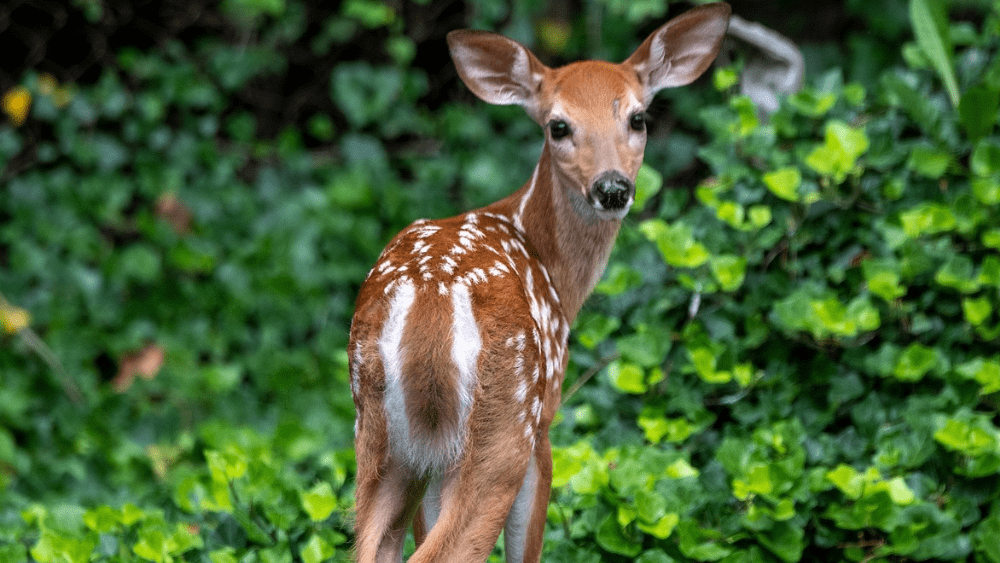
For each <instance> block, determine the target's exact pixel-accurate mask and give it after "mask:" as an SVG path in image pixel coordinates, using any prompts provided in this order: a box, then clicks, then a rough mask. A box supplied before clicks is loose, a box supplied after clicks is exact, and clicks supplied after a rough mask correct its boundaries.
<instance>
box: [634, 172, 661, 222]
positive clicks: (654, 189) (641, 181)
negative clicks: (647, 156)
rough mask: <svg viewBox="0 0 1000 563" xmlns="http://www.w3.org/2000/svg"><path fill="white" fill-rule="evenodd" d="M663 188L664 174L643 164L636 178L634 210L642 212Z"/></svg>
mask: <svg viewBox="0 0 1000 563" xmlns="http://www.w3.org/2000/svg"><path fill="white" fill-rule="evenodd" d="M662 187H663V174H660V172H659V171H657V170H656V169H655V168H653V167H652V166H650V165H648V164H645V163H643V165H642V166H640V167H639V172H638V173H637V174H636V176H635V202H634V203H633V204H632V208H633V209H634V210H636V211H642V210H643V209H644V208H645V207H646V202H647V201H649V198H651V197H653V196H654V195H656V194H657V193H658V192H659V191H660V189H661V188H662Z"/></svg>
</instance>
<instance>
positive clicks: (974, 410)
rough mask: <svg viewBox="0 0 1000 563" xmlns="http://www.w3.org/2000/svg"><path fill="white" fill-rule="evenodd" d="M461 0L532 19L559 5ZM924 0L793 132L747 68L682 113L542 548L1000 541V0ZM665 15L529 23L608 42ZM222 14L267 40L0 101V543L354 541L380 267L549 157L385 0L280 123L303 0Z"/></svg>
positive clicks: (652, 159) (652, 149)
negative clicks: (261, 99)
mask: <svg viewBox="0 0 1000 563" xmlns="http://www.w3.org/2000/svg"><path fill="white" fill-rule="evenodd" d="M85 4H87V6H89V7H88V8H87V9H88V10H97V11H98V12H99V10H100V6H99V5H97V7H96V8H95V7H94V6H93V5H91V4H92V3H85ZM869 4H872V3H865V6H856V7H854V8H852V9H853V10H856V11H857V12H859V13H864V14H866V15H865V17H866V18H868V19H869V20H870V21H872V22H875V21H876V19H877V18H878V17H881V15H880V14H879V13H878V10H877V9H876V8H875V7H873V6H869ZM889 4H891V5H892V6H894V7H896V8H898V7H899V5H901V2H894V3H888V4H887V5H889ZM470 6H471V10H470V13H471V16H470V17H471V18H472V21H473V22H474V23H476V24H477V25H480V26H486V27H494V26H497V25H499V24H500V23H502V22H506V24H507V25H508V27H509V29H508V31H509V32H510V33H512V34H514V35H518V34H521V36H520V37H519V38H521V39H525V40H527V37H525V36H528V37H530V35H531V21H532V18H533V17H536V16H537V15H538V14H537V12H538V10H539V9H540V8H539V7H538V6H534V5H533V4H532V3H528V2H526V3H517V4H515V7H514V9H513V10H512V11H508V10H509V8H508V7H507V5H506V4H505V3H500V2H492V1H486V0H483V1H478V2H472V3H470ZM909 6H910V7H911V9H912V10H913V13H912V16H911V21H912V22H913V24H914V32H915V35H914V37H915V41H914V42H912V43H909V44H906V45H904V46H903V48H902V49H901V50H898V49H895V48H892V50H893V52H895V53H901V56H902V58H903V59H905V61H906V66H902V65H896V66H893V67H891V68H886V69H881V68H880V69H878V72H872V71H871V70H870V69H869V66H870V64H871V63H870V62H866V61H863V60H860V58H861V57H860V56H855V58H854V59H852V60H850V61H848V63H847V64H845V68H848V67H849V68H848V71H847V72H849V74H847V75H846V76H847V78H845V71H844V70H841V69H839V68H836V69H834V70H832V71H829V72H826V73H819V74H817V75H815V76H813V77H811V79H810V80H809V81H808V85H807V87H806V88H805V89H804V90H803V91H802V92H800V93H798V94H796V95H794V96H792V97H790V98H789V99H788V100H786V101H785V103H784V104H783V106H782V107H781V109H780V110H779V111H778V112H777V113H776V114H774V115H772V116H770V117H769V118H768V119H764V118H761V117H760V116H758V115H757V114H756V112H755V110H754V108H753V106H752V105H751V104H750V102H749V101H748V100H747V99H745V98H742V97H740V96H737V95H735V93H733V92H731V91H730V88H731V86H732V83H733V81H732V77H733V76H734V75H735V74H736V72H737V71H738V70H739V62H738V61H737V63H736V64H735V66H734V67H727V68H721V69H718V70H717V71H716V73H717V74H716V76H715V77H714V78H715V80H714V81H713V82H714V84H716V85H717V86H718V89H717V90H716V91H714V92H713V91H710V90H705V89H700V90H699V89H685V90H679V91H677V92H670V93H669V94H668V95H667V96H665V97H664V99H663V100H662V101H661V102H660V103H662V104H663V105H665V106H669V107H670V108H671V109H673V112H674V114H676V115H677V116H678V119H679V121H678V122H677V123H676V124H675V127H673V129H674V131H672V132H671V135H670V136H669V137H668V136H666V135H663V134H662V133H663V129H665V128H663V127H661V128H660V129H659V130H657V129H654V130H653V132H652V134H651V138H650V142H649V146H648V148H647V159H646V161H647V164H646V165H645V166H644V167H643V169H642V170H641V171H640V178H639V182H638V183H639V186H638V188H639V203H638V204H637V209H636V212H635V213H634V214H633V215H632V216H631V217H632V218H631V219H630V220H629V222H628V224H627V225H626V226H625V228H623V232H622V234H621V237H620V240H619V243H618V246H617V247H616V250H615V253H614V255H613V257H612V262H611V264H610V265H609V268H608V271H607V273H606V275H605V277H604V279H603V280H602V282H601V284H600V285H599V286H598V289H597V294H596V296H595V297H594V298H592V299H591V301H590V303H589V305H588V307H587V308H586V309H585V312H584V313H583V314H582V315H581V317H580V319H579V320H578V322H577V326H576V327H575V330H574V333H573V336H572V337H571V339H572V345H573V347H574V350H573V352H572V354H571V362H572V363H571V366H570V369H569V376H568V379H569V380H568V381H567V386H566V387H567V389H568V391H567V397H566V404H565V405H564V407H563V410H562V411H561V418H562V420H561V422H560V423H559V424H558V425H556V427H555V428H554V431H553V439H554V443H555V444H557V446H556V448H555V451H554V458H555V482H554V484H555V486H556V488H555V492H554V495H553V503H552V504H551V506H550V510H549V523H550V527H549V530H548V532H547V536H546V560H552V561H632V560H638V561H641V562H643V563H656V562H668V561H673V560H700V561H716V560H725V561H732V562H736V561H744V560H767V561H798V560H813V559H824V560H825V559H834V558H836V559H849V560H875V559H888V558H897V559H916V560H927V559H940V560H977V561H993V562H1000V549H998V547H997V545H998V544H997V542H996V538H997V537H998V536H1000V508H998V506H1000V502H998V497H1000V483H998V478H997V475H998V469H1000V431H998V428H997V424H998V419H997V416H996V408H997V396H998V395H997V392H998V391H1000V357H998V355H997V352H996V347H995V342H996V339H997V337H998V336H1000V316H998V309H1000V255H998V250H1000V229H998V228H997V224H998V219H1000V217H998V211H997V209H998V208H997V205H998V204H1000V136H998V134H997V120H998V110H997V100H998V99H1000V57H997V49H998V47H1000V44H998V43H1000V40H998V39H997V37H998V35H1000V14H998V13H997V11H996V9H995V8H993V9H992V10H993V11H992V12H990V13H989V17H988V18H987V19H986V20H985V21H984V22H981V23H980V24H978V25H969V24H966V23H960V22H953V23H950V24H949V23H948V22H947V20H945V19H944V15H943V13H941V12H940V11H938V10H937V6H938V5H937V4H935V3H934V2H926V1H922V0H912V1H911V2H910V4H909ZM662 8H663V4H662V3H660V2H636V3H629V4H628V5H627V6H626V5H625V4H620V3H617V2H610V1H609V2H601V3H594V5H593V6H590V7H589V8H588V10H591V11H592V12H588V14H590V15H589V16H588V17H591V16H593V14H604V13H606V14H607V19H606V21H605V22H604V23H605V26H604V28H605V31H604V33H605V34H607V35H608V36H609V38H607V39H605V38H602V37H600V36H599V35H600V34H598V36H597V37H596V39H595V36H594V35H593V32H592V30H590V29H589V28H587V26H586V21H585V19H584V18H581V19H579V20H575V21H574V22H572V23H573V25H571V26H569V27H566V26H561V25H560V22H558V21H554V20H543V23H542V25H540V26H539V41H540V42H542V43H543V44H544V45H545V46H546V48H547V49H550V50H554V51H558V52H560V53H561V54H562V55H564V56H566V57H575V56H576V55H578V54H580V53H582V52H584V51H587V50H590V51H592V52H598V53H600V54H601V55H604V56H607V57H609V58H620V57H622V56H624V55H625V54H627V53H626V52H620V51H627V50H628V49H627V47H628V46H626V45H623V44H619V43H620V42H617V41H612V40H611V39H610V37H620V36H623V35H629V36H631V35H632V34H635V35H638V34H637V33H635V30H634V26H635V25H636V24H638V23H642V22H646V21H647V20H649V19H650V18H652V19H660V18H662ZM223 12H224V13H226V14H232V16H231V17H233V18H236V15H237V14H238V15H240V18H239V19H238V20H235V21H234V24H233V25H238V26H240V29H242V30H244V32H243V33H244V34H245V36H246V37H253V38H255V39H254V40H253V41H248V42H244V43H241V44H235V45H233V44H230V43H227V42H226V41H223V40H221V39H219V38H207V39H205V40H204V41H201V42H193V43H190V44H182V43H180V42H178V41H174V42H170V43H169V44H167V45H165V46H164V47H163V48H161V49H157V50H154V51H148V52H145V51H139V50H135V49H128V50H124V51H122V52H120V53H117V57H116V60H115V63H116V64H114V65H112V66H108V67H107V68H104V69H103V71H102V73H101V74H100V76H99V78H98V79H97V80H96V82H95V83H94V84H92V85H78V86H77V85H72V84H59V83H57V82H56V81H55V80H54V79H53V78H52V77H51V76H49V75H45V74H39V73H29V74H27V75H25V76H24V77H22V79H21V80H20V83H19V86H18V87H16V88H12V89H10V90H9V91H8V92H6V93H5V95H4V103H3V109H4V112H5V113H6V114H7V116H8V123H7V124H4V125H0V161H2V162H3V163H4V168H3V169H2V171H0V174H2V175H0V179H2V180H0V181H2V183H3V193H4V197H3V198H0V272H2V278H0V292H2V295H0V321H3V328H4V333H5V335H4V336H2V337H0V338H2V340H0V342H2V347H0V373H2V374H3V393H2V397H0V490H2V491H3V495H2V497H0V498H2V500H0V560H4V561H13V562H23V561H37V562H41V563H44V562H50V561H51V562H54V561H68V562H72V563H76V562H85V561H115V562H117V561H154V562H157V563H163V562H169V561H210V562H212V563H230V562H236V561H241V562H242V561H247V562H249V561H260V562H291V561H304V562H306V563H318V562H320V561H325V560H329V559H333V560H335V561H344V560H348V559H349V549H348V546H349V545H350V542H351V526H350V509H351V506H352V504H353V500H352V496H353V488H352V483H353V472H354V462H353V451H352V450H351V440H352V426H351V425H352V423H353V407H352V405H351V402H350V393H349V390H348V385H347V370H346V364H347V361H346V354H345V352H344V348H345V345H346V338H347V327H348V324H349V319H350V314H351V309H352V303H353V298H354V295H355V292H356V288H357V285H358V284H359V283H360V281H361V279H363V277H364V276H365V274H366V272H367V271H368V270H367V269H368V268H369V267H370V265H371V264H372V263H373V261H374V259H375V256H376V255H377V253H378V252H379V251H380V250H381V248H382V245H383V244H384V243H385V241H386V240H387V239H388V237H390V236H391V235H392V234H393V233H395V232H396V231H397V230H398V229H399V228H401V227H402V226H403V225H404V224H406V223H407V222H409V221H410V220H412V219H414V218H416V217H420V216H444V215H448V214H451V213H454V212H457V211H458V210H460V209H465V208H469V207H471V206H475V205H481V204H483V203H486V202H488V201H492V200H494V199H496V198H498V197H500V196H502V195H504V194H506V193H508V192H509V191H510V190H511V189H512V188H513V186H516V185H519V183H520V182H522V181H523V180H524V179H525V178H526V177H527V176H528V174H530V170H531V167H532V166H533V163H534V160H535V159H536V158H537V152H538V148H539V146H540V137H539V135H538V133H537V128H536V126H535V125H534V124H533V123H531V122H530V121H529V120H528V119H527V118H526V117H525V116H524V115H523V112H521V111H520V110H518V109H517V108H488V107H485V106H484V105H483V104H476V105H474V106H473V105H470V104H464V103H445V104H442V105H440V106H439V107H437V108H435V109H434V110H433V111H432V110H429V109H425V108H426V107H428V105H429V104H428V103H427V102H428V100H427V96H428V92H429V91H431V90H432V89H440V88H441V86H440V85H437V84H436V78H435V77H433V76H430V75H429V74H428V72H427V71H425V70H423V69H422V68H421V67H418V66H417V64H416V56H415V53H416V50H417V45H416V44H415V42H414V41H413V40H412V39H411V38H410V36H409V35H407V30H406V29H405V28H404V22H405V18H404V17H403V15H402V14H400V13H397V12H395V11H393V10H392V9H391V8H389V7H388V5H387V4H384V3H382V2H377V1H369V0H351V1H349V2H345V3H343V6H342V7H341V9H340V12H339V13H337V14H336V15H335V16H332V17H330V18H329V19H328V20H327V21H325V22H323V25H322V26H320V30H319V31H315V30H313V33H315V37H314V39H313V40H312V47H313V48H314V49H317V50H320V51H323V50H329V49H330V48H331V46H338V45H339V46H343V45H347V44H349V43H350V42H351V41H353V40H355V39H356V37H358V36H359V35H364V36H365V37H366V38H371V37H377V38H378V41H379V42H378V43H377V47H378V48H377V49H375V51H378V52H377V53H372V54H370V55H369V56H367V57H364V58H362V59H359V60H353V61H339V62H338V63H337V64H336V65H335V66H334V68H333V69H332V72H331V73H330V77H329V78H328V80H329V82H328V84H327V85H326V88H325V93H324V95H325V96H327V97H328V98H329V100H331V101H332V107H334V108H335V111H334V112H333V113H332V115H324V114H317V115H313V116H311V117H309V118H308V119H307V120H306V121H307V125H306V126H305V127H304V128H302V129H301V130H300V129H296V128H294V127H288V128H286V129H284V130H282V131H280V132H279V133H278V134H277V135H275V136H274V137H273V138H264V137H262V136H261V135H260V134H258V129H259V124H258V120H257V118H256V116H255V114H254V113H253V112H250V111H247V110H246V109H245V108H243V107H241V105H240V104H239V103H236V102H234V99H235V98H236V97H238V96H237V94H238V93H240V92H243V91H244V89H245V88H247V87H248V85H249V84H252V83H254V81H260V80H267V79H269V78H270V77H273V76H275V75H281V73H282V72H285V71H286V70H287V69H286V68H285V59H284V58H283V57H282V56H281V52H282V49H283V48H285V47H286V46H287V45H288V44H289V43H290V42H292V41H295V40H297V38H299V37H301V36H302V35H303V34H304V33H306V31H305V30H306V28H307V22H306V18H305V16H304V15H303V14H304V13H305V7H304V6H303V5H301V4H299V3H296V2H287V3H286V2H260V1H253V0H234V1H232V2H226V3H224V6H223ZM904 12H905V10H904ZM89 13H90V12H89V11H88V14H89ZM904 15H905V13H904ZM883 23H884V22H883ZM875 27H877V26H875ZM879 29H883V30H886V31H883V33H884V35H885V37H887V38H889V39H893V40H895V38H896V37H898V35H899V33H900V32H899V31H898V30H895V31H893V29H894V28H892V26H891V25H890V24H889V23H885V27H883V28H879ZM526 30H527V31H526ZM854 39H855V40H856V42H855V43H854V44H852V45H854V46H853V47H851V49H854V50H856V51H859V52H860V51H861V48H860V47H858V45H859V44H861V43H864V44H865V45H868V47H871V48H872V49H873V51H872V52H877V53H878V57H879V58H880V59H886V58H888V59H892V58H893V56H894V55H893V56H890V55H886V54H885V53H886V51H887V50H889V48H887V47H885V45H874V44H875V43H877V41H879V40H880V36H878V35H877V34H876V35H869V36H866V38H864V39H861V38H857V37H855V38H854ZM875 46H877V47H878V49H875V48H874V47H875ZM814 55H815V54H814ZM866 69H868V70H866ZM658 111H659V108H654V113H656V112H658ZM321 146H332V147H333V148H334V150H333V151H332V153H331V152H330V151H329V150H325V149H322V148H319V147H321ZM487 148H488V150H486V149H487ZM692 178H695V180H694V181H692ZM499 554H500V551H499V549H498V555H497V557H499Z"/></svg>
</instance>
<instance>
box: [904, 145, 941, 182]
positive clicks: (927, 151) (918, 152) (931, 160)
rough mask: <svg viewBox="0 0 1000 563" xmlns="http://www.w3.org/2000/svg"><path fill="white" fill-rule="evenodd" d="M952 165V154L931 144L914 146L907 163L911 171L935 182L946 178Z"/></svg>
mask: <svg viewBox="0 0 1000 563" xmlns="http://www.w3.org/2000/svg"><path fill="white" fill-rule="evenodd" d="M950 165H951V153H950V152H948V151H946V150H943V149H940V148H936V147H933V146H930V145H929V144H918V145H916V146H914V147H913V150H912V151H911V152H910V158H909V160H908V161H907V166H908V167H909V168H910V169H911V170H913V171H914V172H916V173H917V174H920V175H921V176H925V177H927V178H931V179H934V180H937V179H939V178H941V177H942V176H944V174H945V172H947V171H948V167H949V166H950Z"/></svg>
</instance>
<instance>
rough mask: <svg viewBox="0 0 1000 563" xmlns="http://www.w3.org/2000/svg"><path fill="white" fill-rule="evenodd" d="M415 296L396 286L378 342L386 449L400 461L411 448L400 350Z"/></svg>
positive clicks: (409, 288)
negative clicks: (386, 435)
mask: <svg viewBox="0 0 1000 563" xmlns="http://www.w3.org/2000/svg"><path fill="white" fill-rule="evenodd" d="M394 285H395V282H393V283H392V284H389V286H387V287H386V293H387V294H388V293H389V291H388V290H389V288H390V287H392V286H394ZM415 294H416V291H415V290H414V288H413V285H411V284H408V283H400V284H399V288H398V289H397V290H396V292H395V293H394V294H393V296H392V300H391V301H390V303H389V314H388V315H387V316H386V319H385V325H383V327H382V335H381V336H380V337H379V340H378V350H379V355H380V356H381V357H382V366H383V369H384V370H385V397H384V401H385V403H384V406H385V413H386V424H387V427H388V428H387V430H388V433H389V447H390V449H391V450H392V451H393V452H394V453H395V454H396V455H400V456H401V457H402V458H403V459H409V458H410V455H408V454H410V453H411V451H412V448H409V447H408V445H409V443H410V439H409V435H410V422H409V420H407V418H406V397H405V394H404V392H403V382H402V369H403V368H402V365H403V354H402V350H401V349H400V346H401V343H402V341H403V332H404V329H405V328H406V318H407V316H408V315H409V313H410V308H411V307H412V305H413V299H414V296H415Z"/></svg>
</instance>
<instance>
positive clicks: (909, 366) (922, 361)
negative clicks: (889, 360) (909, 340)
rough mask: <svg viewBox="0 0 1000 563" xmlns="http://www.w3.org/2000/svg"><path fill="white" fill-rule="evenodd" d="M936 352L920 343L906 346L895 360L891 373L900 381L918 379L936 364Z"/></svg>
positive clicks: (937, 360)
mask: <svg viewBox="0 0 1000 563" xmlns="http://www.w3.org/2000/svg"><path fill="white" fill-rule="evenodd" d="M938 362H939V359H938V352H937V351H936V350H935V349H933V348H928V347H927V346H924V345H923V344H920V343H916V342H915V343H913V344H910V345H909V346H907V347H906V348H905V349H904V350H903V353H902V354H900V356H899V359H898V360H897V361H896V366H895V367H894V368H893V370H892V374H893V375H894V376H896V378H897V379H899V380H901V381H919V380H920V379H923V377H924V375H926V374H927V372H929V371H930V370H931V369H933V368H934V367H936V366H937V365H938Z"/></svg>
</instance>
